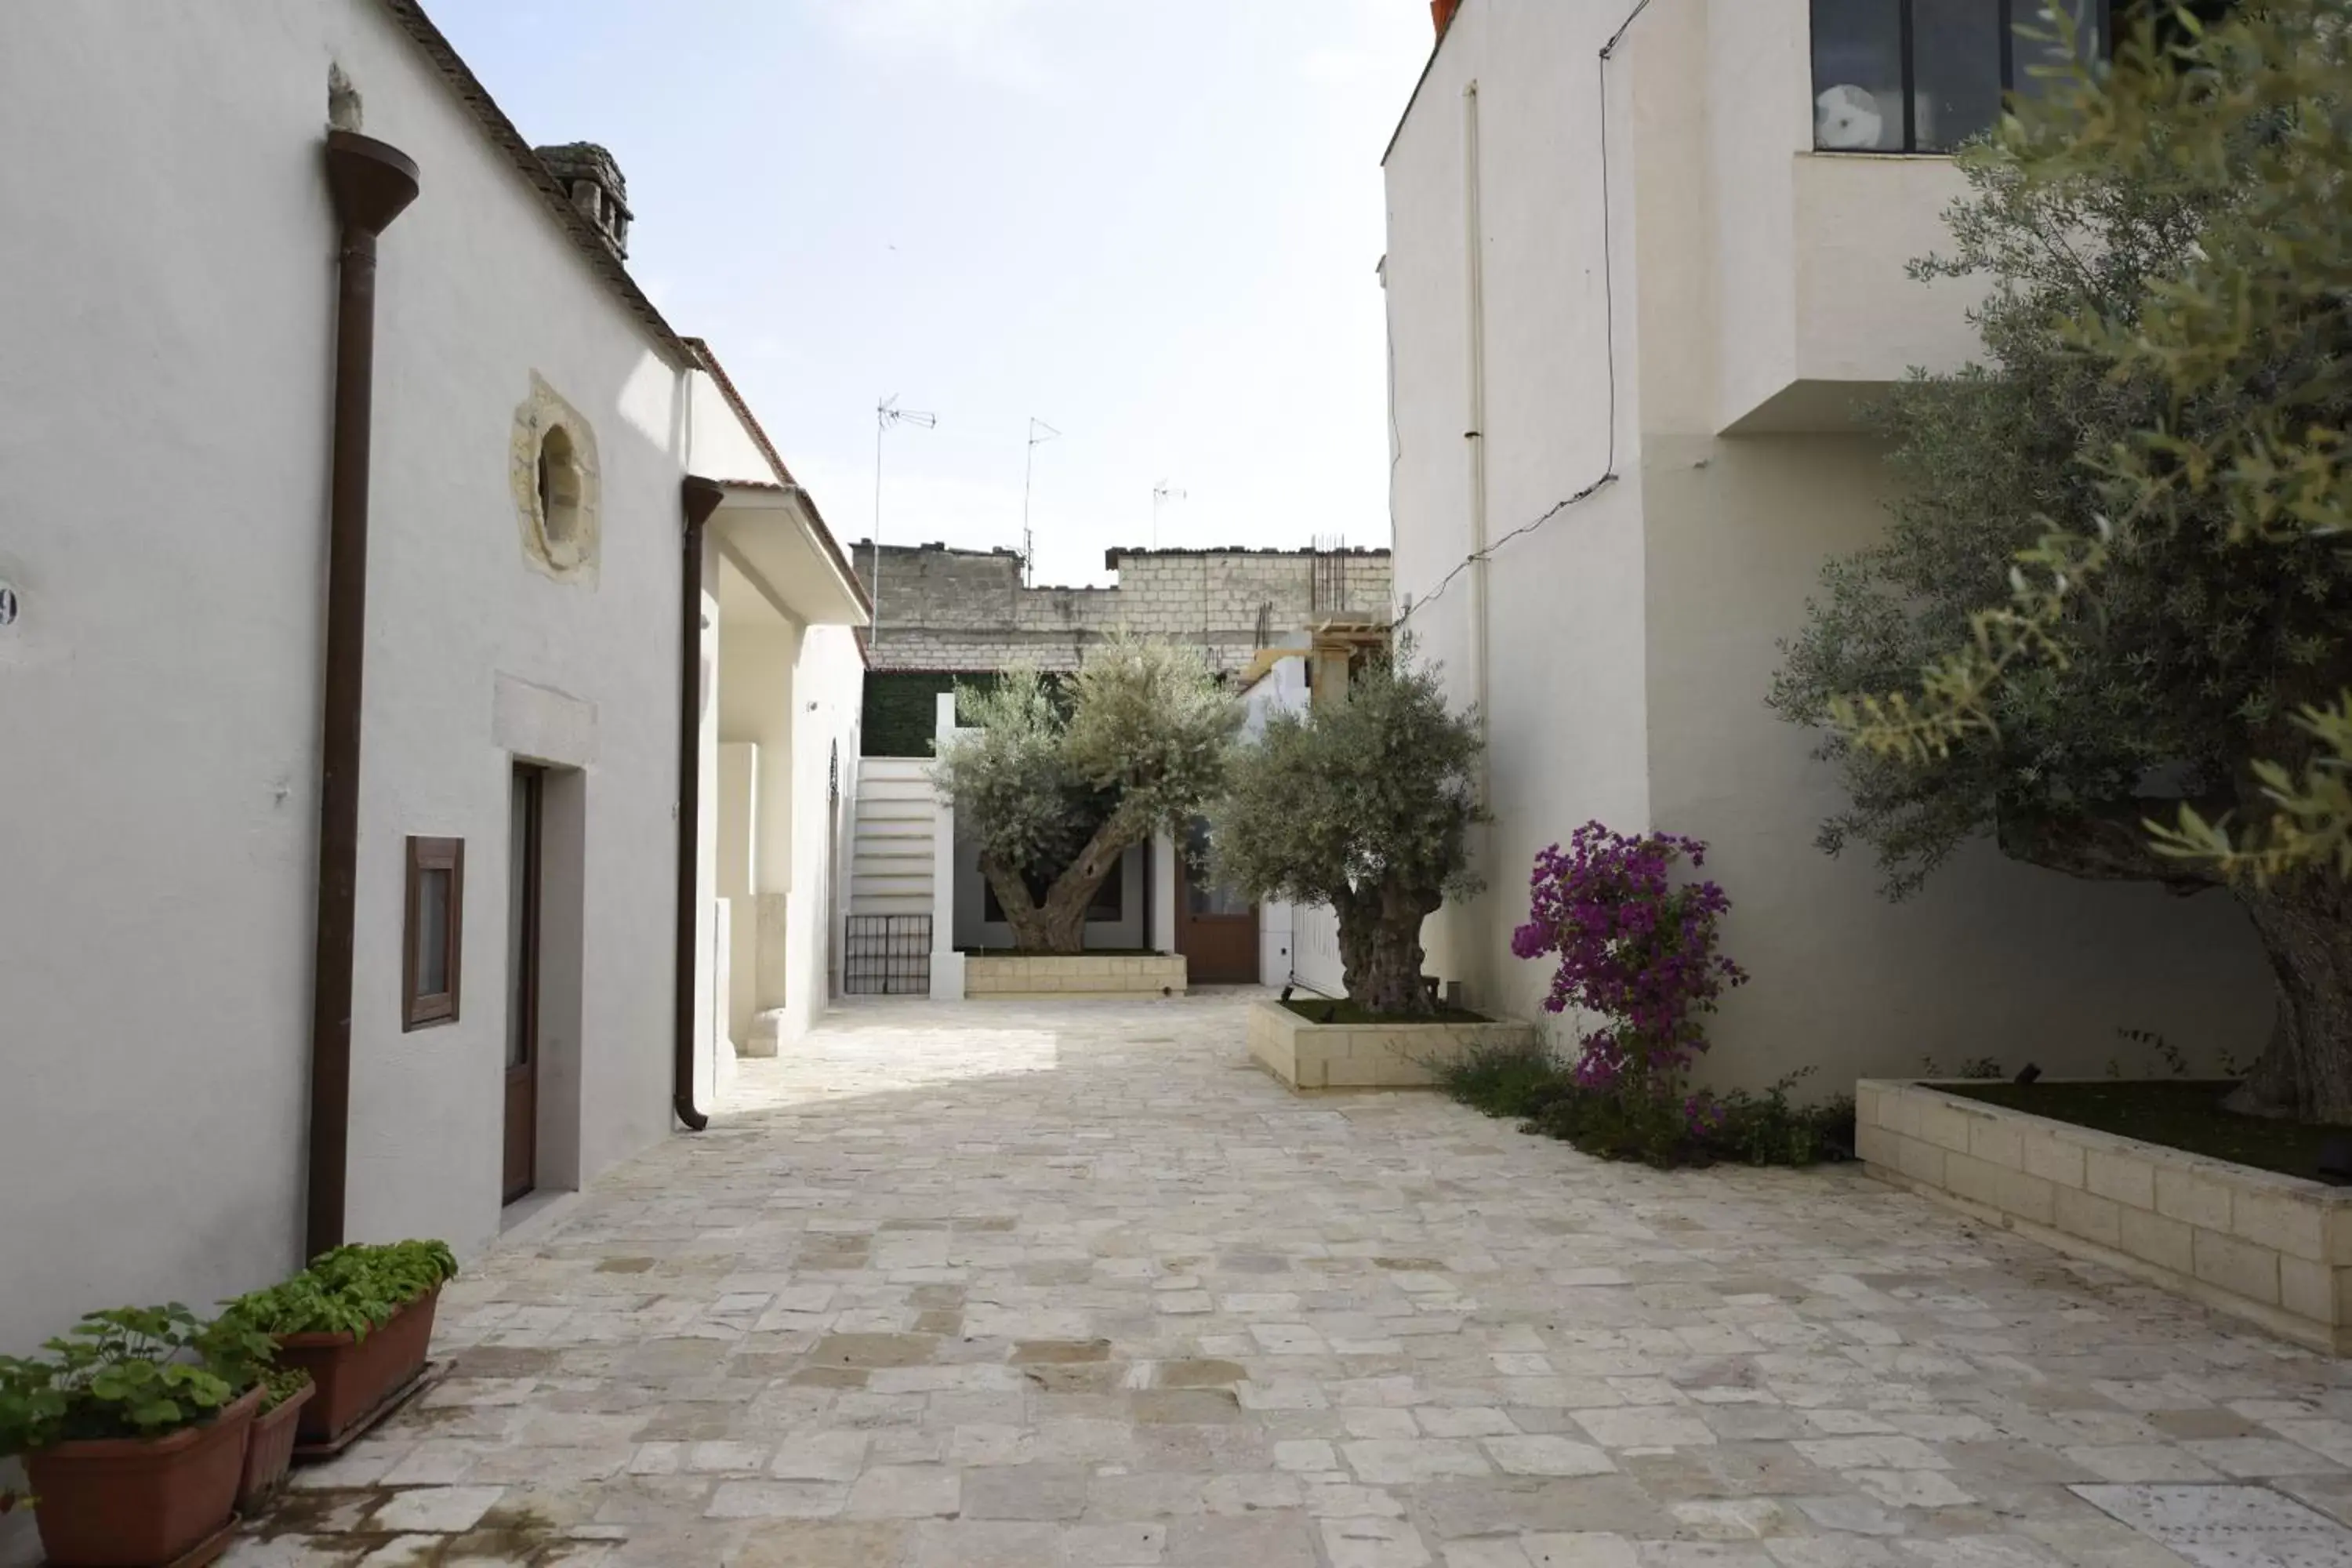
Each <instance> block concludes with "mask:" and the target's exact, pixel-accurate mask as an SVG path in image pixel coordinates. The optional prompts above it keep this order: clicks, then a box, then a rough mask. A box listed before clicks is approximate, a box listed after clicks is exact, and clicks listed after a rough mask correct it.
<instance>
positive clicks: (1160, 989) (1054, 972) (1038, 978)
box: [963, 953, 1186, 1000]
mask: <svg viewBox="0 0 2352 1568" xmlns="http://www.w3.org/2000/svg"><path fill="white" fill-rule="evenodd" d="M963 973H964V980H963V994H964V995H965V996H966V997H967V998H971V999H974V1000H977V999H981V998H985V997H991V996H995V997H1011V996H1031V997H1035V996H1068V997H1084V996H1128V997H1134V996H1181V995H1183V994H1185V990H1186V978H1185V977H1186V965H1185V963H1184V960H1183V957H1182V956H1181V954H1167V953H1161V954H1154V955H1151V956H1145V955H1143V954H1140V953H1137V954H1099V955H1098V954H1092V953H1088V954H1083V955H1079V956H1076V957H1068V958H1041V957H1027V956H1017V957H1016V956H1009V955H1008V956H1006V957H1003V958H998V957H993V956H990V955H986V954H981V953H968V954H966V955H965V957H964V961H963Z"/></svg>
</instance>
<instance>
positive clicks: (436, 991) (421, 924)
mask: <svg viewBox="0 0 2352 1568" xmlns="http://www.w3.org/2000/svg"><path fill="white" fill-rule="evenodd" d="M448 989H449V873H448V872H447V871H446V869H444V870H425V871H419V872H418V873H417V874H416V992H417V994H418V995H420V996H440V995H444V994H446V993H447V992H448Z"/></svg>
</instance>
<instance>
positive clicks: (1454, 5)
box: [1429, 0, 1462, 38]
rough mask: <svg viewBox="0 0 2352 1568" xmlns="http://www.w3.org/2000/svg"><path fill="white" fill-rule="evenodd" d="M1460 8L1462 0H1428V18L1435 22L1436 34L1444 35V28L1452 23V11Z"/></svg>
mask: <svg viewBox="0 0 2352 1568" xmlns="http://www.w3.org/2000/svg"><path fill="white" fill-rule="evenodd" d="M1460 9H1462V0H1429V19H1430V20H1431V21H1433V22H1434V23H1436V24H1437V36H1438V37H1441V38H1442V37H1445V29H1446V28H1448V27H1450V26H1453V25H1454V12H1456V11H1459V10H1460Z"/></svg>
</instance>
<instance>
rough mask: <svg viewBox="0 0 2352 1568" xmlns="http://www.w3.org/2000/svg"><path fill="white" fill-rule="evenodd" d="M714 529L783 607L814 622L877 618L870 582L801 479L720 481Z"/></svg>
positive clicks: (733, 559)
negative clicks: (863, 580)
mask: <svg viewBox="0 0 2352 1568" xmlns="http://www.w3.org/2000/svg"><path fill="white" fill-rule="evenodd" d="M721 488H722V489H724V490H725V491H726V495H725V498H724V499H723V500H720V501H719V510H716V511H714V512H713V513H711V515H710V522H709V529H710V535H711V538H712V540H713V541H714V542H716V543H717V545H718V546H719V553H720V554H721V555H723V556H724V557H725V558H726V559H727V561H728V563H730V564H731V565H732V566H733V567H734V568H735V569H736V570H737V571H738V572H740V573H741V574H742V575H743V578H744V581H745V582H746V583H748V584H750V586H751V588H752V589H753V590H754V591H755V592H757V594H758V595H759V596H760V597H761V599H763V600H765V601H766V602H767V604H768V605H769V606H770V607H772V609H774V610H775V612H776V613H777V614H778V615H781V616H786V617H788V618H790V619H792V620H794V621H797V622H799V623H800V624H801V625H803V626H868V625H870V624H872V621H873V611H872V606H871V605H868V604H867V602H866V590H865V588H864V586H863V585H862V584H860V583H859V582H858V581H857V577H856V574H855V573H853V572H852V571H851V570H850V567H849V563H848V562H847V561H846V560H845V559H844V558H843V557H842V554H841V552H840V549H839V547H837V546H836V545H835V544H834V542H833V540H832V537H831V535H829V534H828V533H826V532H825V531H824V525H823V524H822V523H821V522H819V521H817V519H816V518H815V516H814V513H813V511H812V510H811V508H810V506H809V504H808V497H807V493H806V492H805V491H803V489H801V488H800V487H799V486H797V485H780V484H763V483H756V482H750V481H737V480H729V481H722V484H721Z"/></svg>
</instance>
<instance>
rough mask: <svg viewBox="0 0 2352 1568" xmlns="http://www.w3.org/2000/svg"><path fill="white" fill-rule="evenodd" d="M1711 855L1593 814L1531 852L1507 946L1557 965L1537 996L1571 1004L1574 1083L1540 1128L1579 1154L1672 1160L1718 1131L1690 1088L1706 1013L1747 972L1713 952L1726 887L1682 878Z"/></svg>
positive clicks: (1554, 1005)
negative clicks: (1621, 829) (1522, 916)
mask: <svg viewBox="0 0 2352 1568" xmlns="http://www.w3.org/2000/svg"><path fill="white" fill-rule="evenodd" d="M1705 865H1706V845H1704V844H1702V843H1700V842H1699V841H1698V840H1697V839H1696V838H1685V837H1678V836H1676V835H1675V834H1671V833H1647V834H1641V835H1631V834H1623V833H1612V832H1611V831H1610V830H1609V829H1608V828H1606V827H1604V826H1601V824H1600V823H1597V822H1589V823H1586V824H1585V825H1584V826H1582V827H1580V828H1578V829H1577V830H1576V832H1575V833H1574V834H1573V835H1572V836H1570V839H1569V842H1568V846H1567V847H1566V848H1564V849H1563V848H1562V847H1560V846H1559V845H1557V844H1555V845H1553V846H1552V847H1550V848H1549V849H1547V850H1545V851H1544V852H1543V853H1542V854H1540V855H1538V856H1537V857H1536V864H1535V870H1534V872H1533V874H1532V875H1531V876H1530V877H1529V878H1528V889H1529V895H1530V897H1529V907H1528V920H1527V923H1526V924H1524V925H1522V926H1520V927H1519V928H1518V929H1517V931H1514V932H1513V933H1512V936H1511V951H1512V952H1515V953H1517V955H1518V956H1519V957H1521V958H1525V959H1542V958H1551V959H1554V960H1556V961H1557V967H1556V968H1555V969H1554V971H1553V973H1552V982H1551V991H1550V994H1549V995H1548V996H1546V997H1545V999H1544V1006H1545V1008H1546V1009H1547V1010H1548V1011H1549V1012H1553V1013H1560V1014H1568V1013H1570V1012H1571V1010H1572V1012H1573V1016H1574V1017H1575V1019H1576V1022H1577V1028H1578V1034H1577V1041H1576V1045H1577V1050H1576V1055H1575V1056H1574V1058H1572V1059H1571V1060H1570V1061H1569V1062H1568V1063H1567V1064H1566V1068H1565V1072H1566V1077H1567V1079H1568V1083H1567V1085H1566V1088H1567V1089H1570V1090H1572V1091H1573V1092H1567V1093H1562V1094H1560V1095H1557V1096H1555V1097H1553V1098H1552V1100H1550V1102H1549V1104H1547V1105H1546V1106H1545V1107H1544V1108H1543V1109H1542V1110H1541V1111H1540V1112H1539V1113H1538V1116H1537V1118H1536V1120H1537V1121H1539V1122H1546V1123H1551V1122H1557V1123H1559V1125H1557V1126H1548V1127H1547V1130H1548V1131H1557V1132H1559V1134H1560V1135H1561V1136H1563V1137H1567V1138H1568V1139H1569V1140H1570V1142H1574V1143H1575V1144H1576V1145H1577V1146H1578V1147H1579V1148H1581V1149H1584V1150H1586V1151H1587V1152H1591V1153H1595V1154H1601V1155H1604V1156H1606V1157H1608V1158H1611V1159H1644V1160H1649V1161H1651V1162H1652V1163H1661V1164H1663V1163H1675V1162H1676V1161H1678V1160H1679V1159H1682V1158H1685V1157H1687V1155H1688V1153H1689V1152H1691V1151H1692V1150H1693V1149H1694V1148H1696V1147H1703V1146H1704V1145H1705V1144H1706V1142H1708V1141H1709V1140H1710V1139H1711V1138H1712V1136H1713V1135H1714V1134H1716V1133H1717V1132H1718V1131H1720V1130H1721V1129H1722V1126H1723V1124H1724V1121H1725V1118H1726V1112H1725V1108H1724V1106H1723V1105H1722V1103H1721V1102H1720V1101H1718V1100H1716V1099H1715V1098H1714V1097H1713V1096H1711V1095H1706V1094H1692V1093H1690V1092H1688V1090H1687V1089H1686V1087H1685V1086H1686V1080H1687V1078H1688V1075H1689V1070H1690V1067H1691V1064H1692V1063H1693V1062H1694V1061H1696V1060H1697V1058H1698V1057H1699V1056H1700V1054H1701V1053H1703V1052H1704V1051H1705V1050H1706V1023H1705V1020H1706V1016H1707V1015H1708V1014H1710V1013H1712V1012H1714V1011H1715V1008H1716V1004H1717V999H1718V998H1719V997H1721V996H1722V994H1724V992H1726V991H1727V990H1729V989H1730V988H1732V987H1733V986H1736V985H1743V984H1747V981H1748V974H1747V972H1746V971H1745V970H1743V969H1741V968H1740V967H1739V966H1738V964H1737V963H1733V962H1732V961H1731V960H1730V959H1728V958H1726V957H1724V956H1723V955H1722V954H1721V953H1719V952H1717V951H1716V936H1717V929H1718V928H1719V926H1720V925H1721V923H1722V921H1723V917H1724V915H1725V914H1727V912H1729V910H1730V909H1731V900H1730V898H1729V896H1728V895H1727V894H1726V893H1725V892H1724V890H1723V889H1722V888H1721V887H1720V886H1718V885H1717V884H1716V883H1715V882H1712V881H1707V880H1703V879H1699V880H1695V879H1689V878H1686V877H1680V876H1678V875H1677V871H1678V868H1682V867H1684V866H1687V867H1688V868H1690V869H1692V870H1696V869H1698V868H1701V867H1703V866H1705Z"/></svg>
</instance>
